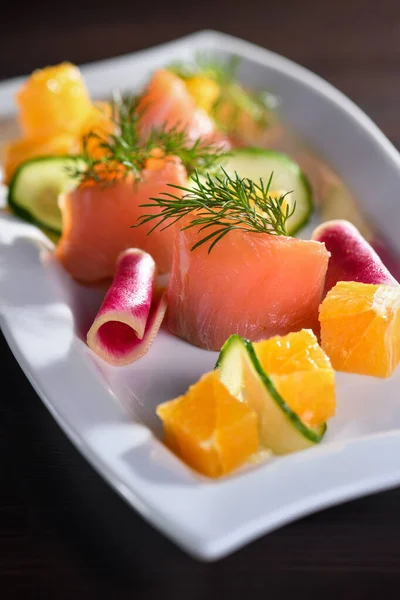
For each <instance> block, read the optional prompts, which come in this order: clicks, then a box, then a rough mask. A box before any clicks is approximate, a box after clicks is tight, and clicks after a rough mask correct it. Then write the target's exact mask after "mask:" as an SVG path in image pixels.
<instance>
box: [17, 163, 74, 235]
mask: <svg viewBox="0 0 400 600" xmlns="http://www.w3.org/2000/svg"><path fill="white" fill-rule="evenodd" d="M84 165H85V163H84V161H83V160H82V159H79V158H74V157H72V156H43V157H38V158H33V159H31V160H28V161H26V162H24V163H22V165H20V166H19V167H18V169H17V170H16V172H15V173H14V175H13V177H12V179H11V181H10V186H9V188H8V196H7V202H8V205H9V207H10V208H11V210H12V211H13V212H14V213H15V214H16V215H18V216H19V217H21V218H22V219H25V220H26V221H29V222H31V223H35V224H36V225H39V227H44V228H45V229H47V230H49V231H51V232H53V233H57V234H60V233H61V230H62V219H61V212H60V209H59V207H58V197H59V195H60V194H61V193H63V192H67V191H68V190H70V189H72V188H73V187H75V186H76V185H77V184H78V183H79V179H78V178H76V177H73V176H72V175H71V174H70V172H69V170H68V168H70V170H71V167H73V168H75V167H78V168H82V169H83V168H84Z"/></svg>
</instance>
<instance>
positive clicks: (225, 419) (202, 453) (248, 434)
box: [157, 371, 259, 477]
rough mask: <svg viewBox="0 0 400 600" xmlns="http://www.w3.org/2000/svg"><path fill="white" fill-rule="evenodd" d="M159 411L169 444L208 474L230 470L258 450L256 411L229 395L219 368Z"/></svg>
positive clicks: (182, 456)
mask: <svg viewBox="0 0 400 600" xmlns="http://www.w3.org/2000/svg"><path fill="white" fill-rule="evenodd" d="M157 414H158V416H159V417H160V419H161V420H162V421H163V424H164V430H165V442H166V444H167V445H168V446H169V447H170V448H171V450H173V451H174V452H175V453H176V454H177V455H178V456H180V457H181V458H182V459H183V460H184V461H185V462H186V463H187V464H188V465H190V466H191V467H193V468H194V469H196V470H197V471H199V472H200V473H203V474H204V475H208V476H209V477H219V476H220V475H223V474H225V473H229V472H230V471H232V470H233V469H235V468H236V467H238V466H240V465H241V464H243V463H244V462H246V460H248V458H249V457H250V456H251V455H252V454H254V453H255V452H256V451H257V450H258V447H259V438H258V426H257V417H256V414H255V412H254V411H253V410H251V409H250V408H249V407H248V406H246V405H245V404H244V403H242V402H240V401H239V400H236V399H235V398H234V397H233V396H231V395H230V393H229V392H228V390H227V389H226V387H225V386H224V385H223V384H222V383H221V381H220V380H219V377H218V372H217V371H213V372H211V373H208V374H207V375H204V376H203V377H202V378H201V379H200V380H199V381H198V382H197V383H196V384H195V385H193V386H191V387H190V388H189V390H188V392H187V393H186V395H185V396H180V397H179V398H176V399H175V400H171V401H169V402H165V403H164V404H161V405H160V406H159V407H158V408H157Z"/></svg>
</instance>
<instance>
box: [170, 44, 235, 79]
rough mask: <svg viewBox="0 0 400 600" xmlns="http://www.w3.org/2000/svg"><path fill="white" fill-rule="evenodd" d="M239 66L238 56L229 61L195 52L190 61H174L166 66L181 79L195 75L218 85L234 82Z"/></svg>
mask: <svg viewBox="0 0 400 600" xmlns="http://www.w3.org/2000/svg"><path fill="white" fill-rule="evenodd" d="M239 64H240V58H239V57H238V56H232V57H231V58H230V59H229V60H227V61H223V60H222V59H221V58H218V57H217V56H215V54H210V53H209V52H201V51H200V52H197V53H196V54H195V55H194V58H193V60H192V61H186V62H184V61H176V62H173V63H171V64H170V65H169V66H168V69H169V70H170V71H172V72H173V73H175V75H178V77H180V78H181V79H189V78H190V77H194V76H195V75H199V74H201V75H204V77H209V78H210V79H212V80H213V81H215V82H216V83H218V84H219V85H223V84H226V83H228V82H231V81H234V79H235V78H236V76H237V70H238V67H239Z"/></svg>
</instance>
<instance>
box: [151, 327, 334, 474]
mask: <svg viewBox="0 0 400 600" xmlns="http://www.w3.org/2000/svg"><path fill="white" fill-rule="evenodd" d="M335 408H336V398H335V375H334V371H333V369H332V367H331V364H330V362H329V359H328V357H327V356H326V355H325V354H324V352H323V351H322V350H321V348H320V347H319V346H318V342H317V339H316V337H315V335H314V334H313V333H312V332H311V331H307V330H303V331H299V332H298V333H291V334H289V335H287V336H285V337H282V338H281V337H275V338H272V339H270V340H267V341H264V342H260V343H258V344H251V342H249V341H248V340H246V339H244V338H242V337H240V336H239V335H233V336H231V337H230V338H229V339H228V340H227V341H226V343H225V344H224V346H223V348H222V350H221V353H220V355H219V358H218V361H217V365H216V370H215V371H214V372H213V373H207V374H206V375H204V376H203V377H202V378H201V379H200V380H199V381H198V382H197V383H196V384H195V385H192V386H191V387H190V388H189V390H188V391H187V392H186V394H185V395H184V396H180V397H179V398H176V399H175V400H171V401H169V402H165V403H164V404H161V405H160V406H158V408H157V414H158V416H159V417H160V418H161V420H162V422H163V425H164V432H165V442H166V444H167V445H168V446H169V447H170V448H171V450H173V451H174V452H175V453H176V454H177V455H178V456H180V457H181V458H182V459H183V460H184V461H185V462H186V463H187V464H188V465H190V466H191V467H193V468H194V469H196V470H197V471H199V472H200V473H203V474H204V475H208V476H209V477H218V476H220V475H223V474H225V473H229V472H230V471H232V470H233V469H235V468H237V467H239V466H241V465H242V464H243V463H245V462H248V461H249V459H250V458H252V457H253V456H254V454H255V453H256V452H257V451H258V450H261V451H263V450H264V451H265V450H267V451H270V452H273V453H274V454H287V453H289V452H295V451H297V450H303V449H305V448H308V447H310V446H313V445H314V444H317V443H319V442H320V441H321V440H322V438H323V436H324V434H325V431H326V421H327V420H328V419H329V418H331V417H332V416H333V415H334V414H335Z"/></svg>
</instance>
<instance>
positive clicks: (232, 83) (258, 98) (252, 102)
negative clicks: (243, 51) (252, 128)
mask: <svg viewBox="0 0 400 600" xmlns="http://www.w3.org/2000/svg"><path fill="white" fill-rule="evenodd" d="M239 66H240V58H239V57H238V56H232V57H231V58H230V59H229V60H227V61H224V60H223V59H222V58H220V57H218V56H215V54H214V55H213V54H210V53H205V52H198V53H197V54H196V55H195V56H194V59H193V60H192V61H191V62H186V63H185V62H175V63H172V65H170V66H169V69H170V70H171V71H173V72H174V73H175V74H176V75H178V76H179V77H181V78H182V79H185V80H187V79H190V78H191V77H195V76H196V75H202V76H204V77H207V78H209V79H212V80H213V81H215V82H216V83H217V84H218V85H219V86H220V93H219V96H218V98H217V99H216V101H215V103H214V105H213V107H212V110H211V115H212V116H213V118H214V120H215V121H216V122H217V124H218V126H219V127H220V129H222V130H224V131H226V132H227V133H229V132H231V131H233V130H235V129H236V128H237V127H238V126H240V116H241V114H246V115H247V116H248V117H249V118H250V119H251V120H252V121H253V122H254V123H255V124H256V125H257V126H258V127H260V128H265V127H266V126H267V125H268V123H269V121H270V120H271V112H270V111H271V108H273V107H275V105H276V98H275V96H273V95H272V94H270V93H269V92H267V91H266V90H261V91H257V92H254V91H249V90H246V89H245V88H244V87H243V85H242V84H241V83H240V82H239V81H238V68H239Z"/></svg>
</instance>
